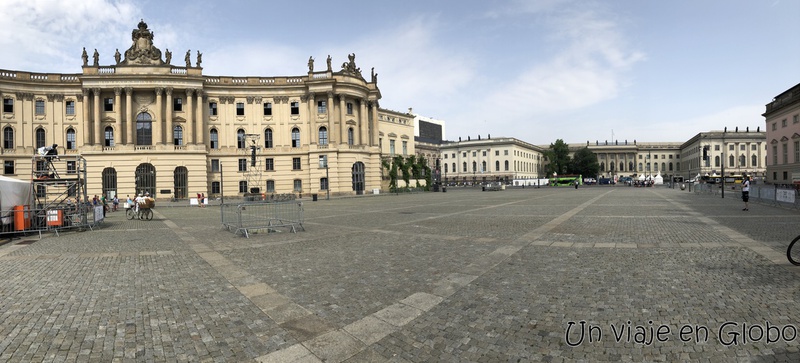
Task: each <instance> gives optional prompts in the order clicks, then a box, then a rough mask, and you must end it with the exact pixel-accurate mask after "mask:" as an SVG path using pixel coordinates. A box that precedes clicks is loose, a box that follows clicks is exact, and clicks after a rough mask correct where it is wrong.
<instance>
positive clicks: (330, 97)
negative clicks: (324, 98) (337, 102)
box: [327, 91, 333, 144]
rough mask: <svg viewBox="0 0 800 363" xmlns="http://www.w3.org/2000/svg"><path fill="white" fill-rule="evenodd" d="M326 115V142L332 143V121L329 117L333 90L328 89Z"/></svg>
mask: <svg viewBox="0 0 800 363" xmlns="http://www.w3.org/2000/svg"><path fill="white" fill-rule="evenodd" d="M327 117H328V143H329V144H332V143H333V122H331V119H332V118H333V92H331V91H328V109H327Z"/></svg>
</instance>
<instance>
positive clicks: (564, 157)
mask: <svg viewBox="0 0 800 363" xmlns="http://www.w3.org/2000/svg"><path fill="white" fill-rule="evenodd" d="M544 154H545V157H547V160H548V161H550V163H549V164H547V169H546V170H547V175H548V176H550V175H553V173H554V172H555V173H558V174H559V175H564V174H566V173H568V172H569V163H570V159H569V146H568V145H567V144H566V143H565V142H564V140H561V139H558V140H556V142H555V143H553V144H550V149H549V150H546V151H545V152H544Z"/></svg>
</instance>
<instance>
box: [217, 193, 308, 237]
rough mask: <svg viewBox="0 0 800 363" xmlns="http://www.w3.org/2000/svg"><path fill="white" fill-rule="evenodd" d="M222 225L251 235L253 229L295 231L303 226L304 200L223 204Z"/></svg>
mask: <svg viewBox="0 0 800 363" xmlns="http://www.w3.org/2000/svg"><path fill="white" fill-rule="evenodd" d="M220 213H221V217H222V226H223V227H225V228H226V229H227V230H228V231H232V232H233V233H234V234H236V233H240V232H241V233H242V235H243V236H245V237H248V238H249V237H250V233H251V232H252V231H260V230H265V231H268V232H274V231H277V228H281V227H283V228H287V229H289V230H290V231H292V232H293V233H296V232H297V229H298V228H300V229H302V230H304V231H305V227H303V202H279V203H264V202H253V203H242V204H221V205H220Z"/></svg>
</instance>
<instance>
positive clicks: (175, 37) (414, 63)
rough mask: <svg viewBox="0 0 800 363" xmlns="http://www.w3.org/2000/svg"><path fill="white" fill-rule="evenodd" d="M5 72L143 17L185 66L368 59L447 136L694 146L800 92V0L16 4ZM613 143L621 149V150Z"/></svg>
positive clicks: (299, 70) (69, 61) (264, 72)
mask: <svg viewBox="0 0 800 363" xmlns="http://www.w3.org/2000/svg"><path fill="white" fill-rule="evenodd" d="M3 3H4V7H3V9H4V10H3V11H4V14H3V16H2V17H0V49H3V52H2V54H1V55H0V69H8V70H21V71H32V72H53V73H79V72H80V71H81V68H80V66H81V59H80V53H81V48H82V47H86V48H87V50H89V52H90V54H91V51H92V50H93V49H94V48H97V49H98V51H99V52H100V63H101V65H110V64H112V63H113V62H114V61H113V54H114V51H115V49H119V50H120V52H121V53H124V51H125V50H126V49H128V47H130V45H131V39H130V33H131V30H133V29H134V28H135V27H136V25H137V24H138V22H139V20H140V19H144V20H145V22H147V24H148V25H149V27H150V29H151V30H153V31H154V32H155V39H154V42H155V45H156V46H157V47H158V48H160V49H161V50H162V52H163V51H164V50H165V49H167V48H169V49H170V50H171V51H172V52H173V54H174V56H173V64H178V65H181V64H182V63H183V55H184V54H185V52H186V50H188V49H191V50H192V62H194V59H195V55H196V51H197V50H200V51H201V52H202V53H203V64H202V66H203V68H204V69H203V72H204V74H206V75H216V76H219V75H222V76H288V75H303V74H305V73H306V72H307V70H308V68H307V65H306V64H307V61H308V57H309V56H313V57H314V58H315V59H316V60H317V63H316V64H317V69H319V68H321V67H324V64H325V58H326V57H327V56H328V55H329V54H330V55H331V57H332V58H333V62H332V63H333V65H334V70H338V68H339V66H340V65H341V64H342V63H343V62H344V61H346V60H347V55H348V54H349V53H355V54H356V63H357V64H358V66H359V67H361V69H362V70H363V73H364V76H365V77H366V78H367V79H369V73H370V69H371V68H372V67H374V68H375V72H377V73H378V75H379V76H378V78H379V79H378V86H379V87H380V89H381V93H382V95H383V99H382V100H381V101H380V104H381V107H383V108H387V109H391V110H395V111H402V112H405V111H407V110H408V108H409V107H412V108H413V110H414V112H415V113H418V114H420V115H424V116H428V117H433V118H436V119H441V120H444V121H445V122H446V123H447V135H446V136H447V138H448V139H451V140H455V139H458V137H463V138H466V137H467V136H472V137H476V136H477V135H479V134H480V135H483V136H484V137H485V135H487V134H491V135H493V137H499V136H510V137H516V138H519V139H521V140H524V141H527V142H530V143H533V144H543V145H546V144H550V143H552V142H554V141H555V140H556V139H563V140H564V141H566V142H569V143H584V142H586V141H591V142H592V143H594V141H595V140H599V141H600V142H603V141H605V140H609V141H611V140H613V139H617V140H620V142H622V141H623V140H629V141H632V140H634V139H635V140H638V141H675V142H682V141H685V140H687V139H689V138H690V137H692V136H694V135H695V134H697V133H698V132H702V131H708V130H721V129H722V128H723V127H726V126H727V127H728V128H729V129H732V128H734V127H739V128H740V129H743V128H745V127H749V128H751V129H755V128H756V127H761V128H762V129H763V128H764V118H763V117H762V116H761V113H763V112H764V105H765V104H766V103H768V102H770V100H771V99H772V98H773V97H775V96H776V95H778V94H779V93H781V92H783V91H785V90H787V89H788V88H790V87H792V86H794V85H796V84H798V83H800V40H798V34H800V21H798V19H800V1H798V0H763V1H762V0H750V1H745V0H727V1H723V0H718V1H689V0H676V1H642V0H617V1H592V0H580V1H579V0H539V1H533V0H531V1H522V0H519V1H510V0H507V1H500V0H482V1H473V0H468V1H436V0H425V1H417V0H411V1H387V0H371V1H356V0H353V1H347V0H344V1H317V0H306V1H298V2H295V1H271V0H264V1H237V0H229V1H225V2H223V1H218V0H193V1H164V0H153V1H151V0H145V1H127V0H118V1H109V0H81V1H63V0H61V1H59V0H4V1H3ZM612 135H613V139H612Z"/></svg>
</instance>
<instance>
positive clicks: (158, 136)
mask: <svg viewBox="0 0 800 363" xmlns="http://www.w3.org/2000/svg"><path fill="white" fill-rule="evenodd" d="M163 91H164V88H161V87H156V89H155V93H156V112H155V113H156V114H155V117H154V120H153V124H152V127H153V145H163V144H164V134H165V133H166V134H167V137H166V139H167V140H169V139H170V138H169V135H171V134H170V132H169V131H166V132H165V131H164V129H163V128H162V127H161V125H162V122H163V121H164V116H163V115H164V104H163V102H162V101H163V99H162V97H161V92H163ZM167 108H169V105H167Z"/></svg>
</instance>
